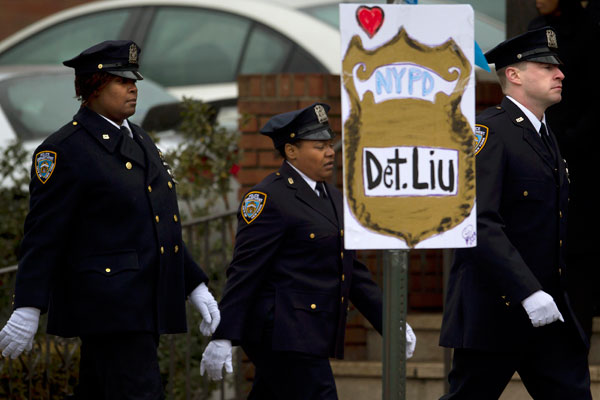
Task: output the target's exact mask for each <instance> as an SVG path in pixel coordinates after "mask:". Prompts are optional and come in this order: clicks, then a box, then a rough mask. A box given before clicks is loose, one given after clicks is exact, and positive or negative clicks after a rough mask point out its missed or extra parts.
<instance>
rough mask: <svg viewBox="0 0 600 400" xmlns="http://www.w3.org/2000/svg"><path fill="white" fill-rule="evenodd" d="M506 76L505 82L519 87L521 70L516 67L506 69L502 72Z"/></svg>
mask: <svg viewBox="0 0 600 400" xmlns="http://www.w3.org/2000/svg"><path fill="white" fill-rule="evenodd" d="M504 74H505V75H506V80H507V81H508V82H510V83H512V84H515V85H520V84H521V70H520V69H519V68H517V67H512V66H509V67H506V70H505V71H504Z"/></svg>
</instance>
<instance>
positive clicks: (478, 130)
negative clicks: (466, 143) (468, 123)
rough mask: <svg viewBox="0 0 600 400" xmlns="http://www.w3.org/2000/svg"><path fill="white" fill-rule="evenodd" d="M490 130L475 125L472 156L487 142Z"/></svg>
mask: <svg viewBox="0 0 600 400" xmlns="http://www.w3.org/2000/svg"><path fill="white" fill-rule="evenodd" d="M489 131H490V129H489V128H488V127H487V126H485V125H481V124H475V150H474V151H473V154H474V155H477V153H479V152H480V151H481V149H483V146H485V142H487V138H488V133H489Z"/></svg>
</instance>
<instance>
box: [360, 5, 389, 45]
mask: <svg viewBox="0 0 600 400" xmlns="http://www.w3.org/2000/svg"><path fill="white" fill-rule="evenodd" d="M356 19H357V20H358V23H359V25H360V26H361V28H363V30H364V31H365V32H366V33H367V35H369V37H370V38H372V37H373V36H375V34H376V33H377V31H378V30H379V28H381V25H383V10H382V9H381V8H380V7H372V8H371V7H366V6H360V7H358V9H357V10H356Z"/></svg>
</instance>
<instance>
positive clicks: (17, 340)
mask: <svg viewBox="0 0 600 400" xmlns="http://www.w3.org/2000/svg"><path fill="white" fill-rule="evenodd" d="M39 321H40V310H39V309H38V308H34V307H19V308H17V309H16V310H14V311H13V313H12V314H11V316H10V318H9V319H8V321H7V322H6V325H5V326H4V328H3V329H2V331H0V349H3V350H2V355H3V356H4V357H10V358H13V359H15V358H17V357H19V356H20V355H21V353H22V352H23V350H26V351H29V350H31V348H32V347H33V337H34V336H35V332H36V331H37V329H38V324H39Z"/></svg>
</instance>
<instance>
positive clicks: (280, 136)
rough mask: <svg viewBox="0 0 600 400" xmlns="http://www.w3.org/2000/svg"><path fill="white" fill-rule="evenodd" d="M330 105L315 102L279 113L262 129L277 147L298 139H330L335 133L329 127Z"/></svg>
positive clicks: (261, 131)
mask: <svg viewBox="0 0 600 400" xmlns="http://www.w3.org/2000/svg"><path fill="white" fill-rule="evenodd" d="M329 108H330V107H329V105H327V104H325V103H314V104H312V105H310V106H308V107H306V108H303V109H301V110H296V111H290V112H286V113H283V114H278V115H275V116H274V117H272V118H271V119H270V120H269V121H267V123H266V124H265V126H263V128H262V129H261V130H260V133H262V134H263V135H266V136H269V137H270V138H271V139H272V140H273V145H274V146H275V148H279V147H281V146H283V145H284V144H286V143H293V142H295V141H297V140H300V139H302V140H329V139H333V138H334V137H335V134H334V133H333V131H332V130H331V128H330V127H329V120H328V118H327V111H329Z"/></svg>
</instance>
